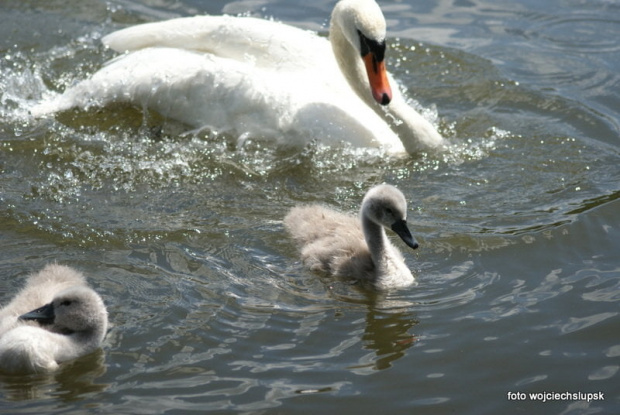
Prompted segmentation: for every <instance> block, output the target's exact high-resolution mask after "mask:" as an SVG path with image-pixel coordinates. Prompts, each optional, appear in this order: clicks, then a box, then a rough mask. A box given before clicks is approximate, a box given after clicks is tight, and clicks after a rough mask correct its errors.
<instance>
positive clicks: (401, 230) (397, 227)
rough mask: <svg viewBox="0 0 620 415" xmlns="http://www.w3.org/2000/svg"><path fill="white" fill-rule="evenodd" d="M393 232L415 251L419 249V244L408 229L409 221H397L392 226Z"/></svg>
mask: <svg viewBox="0 0 620 415" xmlns="http://www.w3.org/2000/svg"><path fill="white" fill-rule="evenodd" d="M392 230H393V231H394V232H396V234H397V235H398V236H400V239H402V240H403V242H405V243H406V244H407V245H409V246H410V247H411V248H413V249H417V248H418V242H417V241H416V240H415V238H414V237H413V236H412V235H411V232H409V228H407V221H405V220H404V219H400V220H397V221H396V222H394V223H393V224H392Z"/></svg>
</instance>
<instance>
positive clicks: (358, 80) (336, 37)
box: [329, 16, 379, 111]
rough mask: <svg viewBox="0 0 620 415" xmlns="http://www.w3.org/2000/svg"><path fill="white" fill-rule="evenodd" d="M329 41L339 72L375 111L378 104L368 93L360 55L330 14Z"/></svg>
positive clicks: (335, 17)
mask: <svg viewBox="0 0 620 415" xmlns="http://www.w3.org/2000/svg"><path fill="white" fill-rule="evenodd" d="M329 41H330V43H331V45H332V51H333V52H334V57H335V58H336V62H337V63H338V67H339V68H340V72H342V74H343V75H344V77H345V78H346V80H347V82H348V83H349V85H350V86H351V88H352V89H353V90H354V91H355V93H356V94H357V95H358V96H359V97H360V99H361V100H362V101H364V102H365V103H366V104H367V105H370V106H371V107H372V108H373V109H375V111H376V110H377V108H376V107H378V106H379V104H377V103H376V102H375V101H374V98H373V97H372V94H371V93H370V84H369V83H368V78H367V76H366V69H365V67H364V63H363V61H362V58H361V55H360V53H359V52H358V51H357V49H356V48H355V47H353V45H352V44H351V43H350V42H349V40H348V39H347V37H346V36H345V34H344V31H343V28H342V26H341V25H340V23H339V20H338V18H337V16H332V20H331V25H330V29H329Z"/></svg>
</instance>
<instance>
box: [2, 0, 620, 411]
mask: <svg viewBox="0 0 620 415" xmlns="http://www.w3.org/2000/svg"><path fill="white" fill-rule="evenodd" d="M333 3H334V2H333V1H329V2H327V1H316V2H314V3H312V5H311V6H309V5H308V4H309V3H308V2H305V1H301V0H296V1H290V0H286V1H284V0H279V1H277V0H273V1H272V0H265V1H249V0H246V1H223V0H220V1H209V2H202V1H198V0H176V1H173V0H170V1H161V0H142V1H141V0H109V1H95V0H70V1H67V0H63V1H45V2H41V1H38V0H5V1H3V2H2V4H0V21H1V22H2V23H1V24H0V51H1V54H0V301H2V302H6V301H7V300H8V299H9V298H11V296H12V295H13V294H14V293H15V291H16V290H17V288H18V287H19V286H20V285H21V284H22V283H23V281H24V278H25V277H26V276H27V275H28V274H29V273H30V272H34V271H38V270H39V269H41V268H42V267H43V266H44V265H45V264H47V263H49V262H53V261H57V262H59V263H62V264H66V265H70V266H73V267H75V268H78V269H80V270H81V271H83V272H84V273H85V274H87V276H88V278H89V280H90V282H91V284H92V285H93V286H94V287H95V288H96V289H97V290H98V292H100V293H101V295H102V297H103V298H104V299H105V301H106V304H107V306H108V310H109V313H110V320H111V323H112V328H111V330H110V332H109V333H108V336H107V338H106V341H105V345H104V347H103V348H102V350H101V351H100V352H98V353H95V354H93V355H90V356H86V357H84V358H82V359H78V360H77V361H74V362H71V363H67V364H65V365H63V366H62V367H61V369H60V370H59V371H58V372H57V373H54V374H51V375H48V376H27V377H19V378H2V379H0V411H2V412H6V413H12V414H21V413H47V414H53V413H66V414H78V413H80V414H81V413H86V412H88V413H101V414H160V413H166V414H185V413H192V412H198V413H202V412H206V411H217V412H220V413H224V412H233V411H234V412H243V413H253V414H271V413H282V414H297V413H298V414H302V413H303V414H307V413H335V412H336V411H337V412H338V413H343V414H344V413H356V414H359V413H390V414H401V413H403V414H404V413H418V412H419V413H424V414H434V413H437V414H445V413H458V414H481V413H489V414H490V413H545V414H554V413H557V414H560V413H562V414H592V413H619V412H620V400H619V396H620V394H619V392H620V375H619V373H618V372H619V370H620V335H619V333H620V316H619V311H620V308H619V303H620V248H619V247H620V121H619V120H620V75H619V71H618V69H619V68H620V42H618V39H619V38H620V4H619V3H618V2H615V1H609V0H589V1H586V2H584V1H576V0H574V1H573V0H549V1H531V0H518V1H508V0H500V1H496V0H439V1H433V2H431V1H413V0H404V1H381V2H380V4H381V7H382V9H383V11H384V14H385V16H386V19H387V22H388V31H389V41H388V43H389V52H388V53H389V61H388V65H389V68H390V69H391V71H392V72H393V73H394V75H395V77H396V78H397V79H398V80H399V82H400V83H401V86H402V87H403V88H404V89H405V90H406V91H407V94H408V95H409V97H411V98H412V99H414V100H415V101H416V102H417V103H418V105H420V106H421V108H424V109H426V111H425V113H426V114H427V116H429V117H431V118H432V119H434V122H436V124H437V125H438V126H439V130H440V131H441V133H442V134H443V135H444V136H445V137H447V138H448V139H449V140H450V143H451V144H450V148H449V150H448V151H446V152H442V153H430V154H419V155H414V156H411V157H405V158H391V157H387V156H385V154H383V153H382V152H381V151H380V150H377V149H356V148H352V147H351V146H348V145H346V144H342V145H339V146H331V147H328V146H325V145H322V144H320V143H312V144H309V145H307V146H305V147H303V148H287V149H282V148H274V146H272V145H270V143H268V142H260V141H256V142H254V141H251V140H248V141H247V142H245V144H244V145H243V146H239V145H237V141H236V137H233V136H229V135H227V134H211V133H209V132H203V133H201V134H198V135H191V134H189V135H188V134H183V132H184V131H185V130H184V126H181V125H177V124H175V123H173V122H171V121H170V120H165V119H163V118H162V117H160V116H158V115H157V114H143V113H142V112H141V111H139V110H137V109H135V108H131V107H122V106H121V107H114V108H107V109H105V110H93V111H89V112H80V111H70V112H67V113H63V114H60V115H58V116H57V117H52V118H49V119H45V120H33V119H30V118H29V117H27V116H26V114H27V108H28V107H29V105H31V104H32V103H33V102H36V101H37V100H38V99H40V97H41V96H42V95H43V94H45V93H48V92H49V91H62V90H63V89H64V88H65V87H66V86H67V85H71V84H72V83H74V82H76V81H78V80H80V79H84V78H86V77H87V76H89V75H90V74H92V73H93V72H94V71H96V70H97V69H98V68H100V67H101V65H102V64H103V63H104V62H105V61H107V60H108V59H110V58H111V57H113V56H114V53H113V52H111V51H108V50H106V49H104V48H103V47H102V46H101V44H100V39H101V37H102V36H103V35H105V34H107V33H110V32H112V31H114V30H117V29H120V28H123V27H126V26H129V25H133V24H138V23H143V22H149V21H158V20H165V19H168V18H173V17H178V16H190V15H194V14H205V13H210V14H221V13H229V14H238V13H245V14H250V15H254V16H259V17H267V18H271V17H273V18H275V19H277V20H282V21H285V22H287V23H290V24H293V25H296V26H299V27H304V28H307V29H311V30H316V31H319V32H321V33H325V31H326V24H327V21H328V18H329V14H330V11H331V8H332V7H333ZM381 182H388V183H391V184H394V185H396V186H397V187H398V188H400V189H401V190H402V191H403V192H404V194H405V195H406V198H407V201H408V203H409V223H410V226H411V228H412V231H413V233H414V235H415V236H416V238H417V239H418V241H419V242H420V249H418V250H417V251H411V250H405V247H404V245H403V244H400V242H396V243H397V244H399V245H398V246H399V247H400V248H401V250H402V251H403V253H404V255H405V258H406V261H407V263H408V264H409V266H410V268H411V269H412V270H413V271H414V273H415V274H416V276H417V279H418V281H419V284H418V285H417V286H415V287H410V288H406V289H400V290H395V291H392V292H389V293H385V294H376V293H370V292H365V291H361V290H360V289H358V288H357V287H356V286H352V285H350V284H347V283H345V282H342V281H338V280H334V279H332V278H329V277H326V276H323V275H317V274H314V273H312V272H309V271H307V270H306V269H304V268H303V266H302V265H301V264H300V263H299V256H298V252H297V250H296V248H295V247H294V246H293V245H292V244H291V242H290V240H288V238H287V236H286V234H285V232H284V229H283V226H282V218H283V217H284V215H285V214H286V213H287V211H288V210H289V209H290V208H291V207H292V206H294V205H297V204H300V203H309V202H320V203H324V204H326V205H328V206H331V207H333V208H336V209H339V210H343V211H351V212H355V211H356V210H357V209H358V208H359V204H360V201H361V199H362V197H363V195H364V193H365V191H366V190H367V189H368V188H369V187H371V186H372V185H374V184H378V183H381ZM543 392H560V393H564V392H570V393H571V395H570V396H566V395H563V397H562V398H559V397H555V398H552V399H551V400H548V401H547V402H544V403H543V402H541V401H536V400H535V399H534V398H535V396H534V395H530V394H537V393H543ZM579 392H581V393H583V394H586V393H598V392H601V393H602V394H603V397H604V400H590V401H589V402H588V401H587V399H583V397H581V398H580V397H579V396H577V397H573V395H572V394H578V393H579ZM598 397H600V395H598Z"/></svg>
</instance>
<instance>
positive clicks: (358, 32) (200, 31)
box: [31, 0, 443, 153]
mask: <svg viewBox="0 0 620 415" xmlns="http://www.w3.org/2000/svg"><path fill="white" fill-rule="evenodd" d="M329 38H330V42H331V49H330V42H328V41H327V40H326V39H324V38H322V37H320V36H317V35H316V34H314V33H311V32H308V31H304V30H301V29H298V28H295V27H292V26H287V25H285V24H281V23H277V22H273V21H267V20H262V19H255V18H249V17H231V16H199V17H190V18H179V19H173V20H168V21H164V22H158V23H148V24H142V25H138V26H134V27H130V28H127V29H124V30H120V31H117V32H114V33H111V34H109V35H108V36H106V37H104V38H103V43H104V44H105V45H107V46H109V47H110V48H112V49H114V50H116V51H119V52H128V53H126V54H124V55H121V56H119V57H117V58H116V59H114V60H112V61H110V62H109V63H108V64H107V65H106V66H105V67H103V68H102V69H101V70H100V71H98V72H97V73H95V74H94V75H93V76H92V78H90V79H88V80H85V81H82V82H80V83H78V84H77V85H75V86H73V87H71V88H69V89H67V90H66V91H65V92H64V94H62V95H57V96H55V97H53V98H50V99H49V100H46V101H43V102H41V103H39V104H38V105H36V106H35V107H34V108H33V109H32V111H31V112H32V114H33V115H35V116H41V115H45V114H49V113H53V112H57V111H62V110H67V109H69V108H73V107H82V108H88V107H91V106H104V105H107V104H109V103H112V102H129V103H133V104H135V105H138V106H141V107H143V108H151V109H154V110H156V111H157V112H159V113H160V114H162V115H164V116H166V117H170V118H172V119H175V120H178V121H181V122H183V123H186V124H188V125H190V126H192V127H194V128H210V129H213V130H215V131H230V132H234V133H236V134H238V135H239V136H251V137H256V138H261V137H271V138H276V139H278V140H280V141H281V142H282V143H284V142H287V143H288V142H294V141H298V140H299V141H302V140H309V139H319V140H321V141H324V142H327V143H330V142H339V141H349V142H351V143H353V144H354V145H358V146H383V147H385V148H386V149H387V150H388V151H389V152H393V153H399V152H403V151H405V150H406V151H407V152H409V153H415V152H417V151H420V150H424V149H429V148H436V147H439V146H441V145H442V143H443V138H442V137H441V135H440V134H439V133H438V132H437V130H436V129H435V128H434V127H433V125H432V124H431V123H429V122H428V121H427V120H426V119H424V118H423V117H422V116H421V115H420V114H418V113H417V112H416V111H415V110H414V109H413V108H412V107H410V106H409V105H408V104H407V103H406V101H405V98H404V97H403V96H402V95H401V93H400V91H399V90H398V88H391V87H390V84H391V85H392V86H394V85H395V84H394V81H393V79H392V78H391V76H390V75H388V74H387V73H386V70H385V61H384V53H385V38H386V24H385V19H384V17H383V14H382V12H381V9H380V8H379V6H378V5H377V3H376V2H375V1H374V0H341V1H339V2H338V3H337V4H336V6H335V8H334V10H333V13H332V18H331V27H330V36H329ZM380 104H383V105H380Z"/></svg>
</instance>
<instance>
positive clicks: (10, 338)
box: [0, 264, 108, 373]
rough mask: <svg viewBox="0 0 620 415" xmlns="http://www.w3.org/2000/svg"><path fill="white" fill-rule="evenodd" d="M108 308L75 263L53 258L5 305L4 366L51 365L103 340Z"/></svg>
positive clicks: (1, 314)
mask: <svg viewBox="0 0 620 415" xmlns="http://www.w3.org/2000/svg"><path fill="white" fill-rule="evenodd" d="M107 327H108V313H107V310H106V308H105V305H104V303H103V300H102V299H101V297H100V296H99V295H98V294H97V293H96V292H95V291H94V290H93V289H92V288H90V287H89V286H88V285H87V283H86V280H85V279H84V276H83V275H82V274H81V273H79V272H77V271H75V270H74V269H72V268H69V267H66V266H62V265H56V264H51V265H48V266H46V267H45V268H44V269H43V270H41V271H40V272H39V273H37V274H34V275H32V276H30V277H29V278H28V280H27V281H26V285H25V287H24V288H23V289H22V290H21V291H20V292H19V293H18V294H17V295H16V296H15V298H13V300H12V301H11V302H10V303H9V304H7V305H6V306H5V307H3V308H1V309H0V372H3V373H34V372H46V371H52V370H54V369H56V368H58V365H59V364H60V363H62V362H65V361H67V360H71V359H75V358H77V357H80V356H83V355H86V354H88V353H91V352H93V351H95V350H96V349H97V348H99V347H100V346H101V342H102V341H103V338H104V337H105V334H106V331H107Z"/></svg>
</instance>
